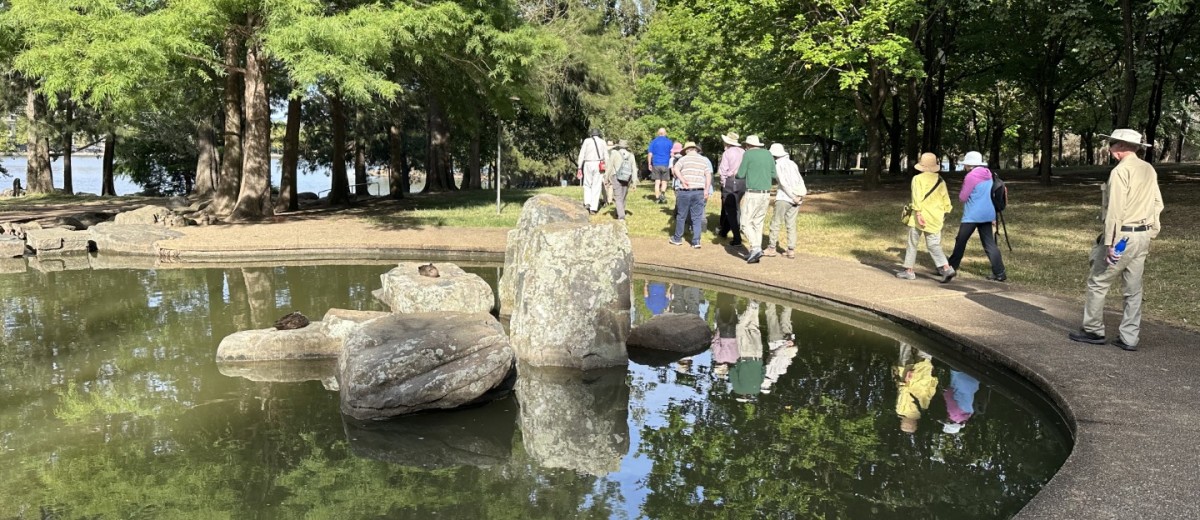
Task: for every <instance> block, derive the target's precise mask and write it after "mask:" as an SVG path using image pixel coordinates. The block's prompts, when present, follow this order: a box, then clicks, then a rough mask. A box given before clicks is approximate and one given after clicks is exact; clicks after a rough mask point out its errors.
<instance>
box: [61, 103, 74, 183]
mask: <svg viewBox="0 0 1200 520" xmlns="http://www.w3.org/2000/svg"><path fill="white" fill-rule="evenodd" d="M63 113H64V115H65V119H66V121H65V123H66V124H65V125H64V128H63V135H62V146H63V151H62V159H63V192H64V193H66V194H67V195H74V194H75V183H74V179H73V178H72V173H73V172H72V171H71V170H72V169H71V152H72V148H74V147H75V120H74V118H75V114H74V107H72V106H71V100H70V99H66V100H64V101H63Z"/></svg>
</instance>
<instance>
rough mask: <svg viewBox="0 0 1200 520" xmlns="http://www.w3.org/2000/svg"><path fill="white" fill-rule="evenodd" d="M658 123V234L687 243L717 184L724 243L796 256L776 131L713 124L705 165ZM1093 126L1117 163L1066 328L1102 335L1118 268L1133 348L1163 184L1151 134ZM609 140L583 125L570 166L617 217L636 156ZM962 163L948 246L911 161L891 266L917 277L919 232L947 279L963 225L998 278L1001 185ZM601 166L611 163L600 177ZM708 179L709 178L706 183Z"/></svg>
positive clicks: (929, 188)
mask: <svg viewBox="0 0 1200 520" xmlns="http://www.w3.org/2000/svg"><path fill="white" fill-rule="evenodd" d="M657 134H658V135H657V136H656V137H655V138H654V139H653V140H652V141H651V142H650V145H649V146H648V147H647V155H646V166H647V169H648V171H649V172H650V178H651V179H653V181H654V200H655V201H656V202H657V203H659V204H665V203H666V191H667V188H668V186H671V185H672V184H673V185H674V188H675V192H676V205H675V230H674V233H672V234H671V236H670V238H669V239H668V242H669V243H670V244H671V245H683V244H684V243H685V242H684V235H685V231H687V227H688V225H689V224H690V228H691V237H690V243H691V246H692V247H693V248H696V249H699V248H700V247H701V246H700V236H701V234H702V232H703V230H704V219H705V205H706V203H707V201H709V200H712V198H714V197H715V196H717V195H716V192H717V191H718V190H719V193H720V195H719V196H720V201H721V215H720V224H719V226H718V230H717V236H718V237H720V238H721V239H727V238H729V236H730V234H732V240H731V241H730V242H729V245H730V246H734V247H744V248H745V260H746V263H750V264H754V263H758V262H759V261H760V260H761V259H762V257H764V256H767V257H773V256H778V255H779V254H780V253H782V254H783V255H784V256H785V257H786V258H795V249H796V217H797V214H798V212H799V207H800V205H801V204H802V203H803V202H804V197H805V196H806V195H807V194H808V190H807V188H806V187H805V185H804V179H803V177H802V176H801V174H800V169H799V167H798V166H797V165H796V163H795V162H793V161H792V160H791V158H790V156H789V154H788V153H787V151H786V149H785V148H784V146H783V145H782V144H781V143H774V144H772V145H771V147H770V148H769V149H767V148H766V147H765V145H764V144H763V142H762V141H761V140H760V138H759V137H758V136H756V135H750V136H747V137H746V139H745V140H740V139H739V136H738V134H736V133H732V132H730V133H728V134H726V135H723V136H721V141H722V143H723V144H724V146H725V150H724V152H723V153H722V154H721V159H720V162H719V163H718V166H717V168H716V171H715V172H714V169H713V166H712V162H711V161H709V160H708V159H707V158H705V157H704V156H703V155H700V151H701V150H700V147H699V146H698V145H697V144H696V143H694V142H686V143H683V144H680V143H678V142H675V141H672V140H671V139H670V138H669V137H667V131H666V129H665V128H659V129H658V132H657ZM1102 137H1104V138H1107V139H1108V143H1109V153H1110V154H1111V155H1112V158H1113V159H1114V160H1115V161H1117V165H1116V167H1115V168H1113V170H1112V172H1111V173H1110V175H1109V180H1108V182H1107V183H1106V184H1105V187H1104V196H1103V202H1102V219H1103V221H1104V232H1103V233H1101V235H1100V236H1098V237H1097V238H1096V242H1095V245H1094V247H1093V249H1092V254H1091V271H1090V274H1089V277H1088V281H1087V297H1086V303H1085V306H1084V313H1083V325H1082V327H1081V328H1080V330H1079V331H1078V332H1071V333H1070V334H1069V335H1068V336H1069V338H1070V339H1071V340H1073V341H1078V342H1084V343H1092V344H1100V345H1103V344H1106V343H1107V341H1106V338H1105V336H1104V323H1103V313H1104V300H1105V296H1106V295H1107V293H1108V289H1109V288H1110V287H1111V286H1112V284H1113V282H1114V281H1116V279H1117V278H1118V277H1121V278H1122V281H1123V284H1124V292H1125V299H1124V310H1123V316H1122V320H1121V326H1120V329H1119V330H1120V337H1119V338H1118V339H1116V340H1114V341H1113V345H1115V346H1117V347H1119V348H1121V349H1124V350H1127V351H1133V350H1137V348H1138V340H1139V333H1140V324H1141V302H1142V272H1143V268H1144V265H1145V262H1146V257H1147V256H1148V255H1149V251H1150V240H1151V239H1153V238H1154V237H1156V236H1158V233H1159V231H1160V230H1161V225H1160V223H1159V214H1160V213H1161V212H1162V210H1163V202H1162V194H1161V192H1160V190H1159V187H1158V177H1157V173H1156V172H1155V170H1154V167H1153V166H1151V165H1150V164H1149V163H1147V162H1146V161H1144V160H1142V159H1141V158H1140V157H1138V152H1139V151H1140V150H1143V149H1145V148H1148V147H1150V146H1151V145H1149V144H1146V143H1144V142H1142V136H1141V134H1140V133H1138V132H1136V131H1134V130H1130V129H1118V130H1115V131H1113V134H1112V135H1111V136H1109V135H1102ZM613 149H614V150H613V151H614V152H615V153H614V154H610V153H609V146H608V143H606V142H605V141H604V140H603V139H602V138H600V132H598V131H595V130H593V131H592V132H591V137H589V138H588V139H585V140H584V141H583V144H582V146H581V147H580V150H579V155H578V159H577V166H578V170H577V175H578V177H579V178H580V179H581V181H582V183H583V187H584V204H585V205H586V206H587V208H588V210H589V211H590V212H591V213H593V214H594V213H595V212H596V211H598V210H599V199H600V192H601V187H602V185H604V184H605V182H607V183H608V185H609V186H612V192H611V194H610V195H609V197H608V199H609V200H610V201H612V202H614V203H615V204H616V206H617V218H618V219H621V220H624V218H625V197H626V195H627V193H628V190H630V189H634V188H635V187H636V184H637V172H636V170H637V168H636V167H635V162H634V161H635V160H634V158H633V154H632V153H631V152H629V150H628V145H627V143H626V142H625V141H624V140H622V141H620V142H619V143H618V144H617V145H616V146H615V147H613ZM605 161H607V163H608V164H607V165H606V164H605ZM962 165H963V166H965V167H967V168H969V169H970V170H969V171H968V172H967V174H966V176H965V178H964V179H963V184H962V188H961V189H960V190H959V194H958V199H959V201H960V202H962V203H964V208H963V216H962V219H960V224H959V229H958V234H957V236H956V237H955V241H954V248H953V250H952V253H951V254H950V257H949V258H947V257H946V254H945V252H944V251H943V249H942V243H941V237H942V227H943V225H944V222H945V217H946V215H947V214H948V213H950V211H951V209H952V208H953V205H952V204H951V200H950V192H949V188H948V187H947V185H946V181H945V179H944V178H943V177H942V176H941V175H940V173H939V172H940V171H941V161H940V159H939V158H938V157H937V156H936V155H935V154H932V153H924V154H922V155H921V157H920V160H919V161H918V162H917V164H916V165H915V166H914V168H915V169H916V170H917V171H918V172H919V173H918V174H917V175H915V176H913V178H912V181H911V184H910V195H911V197H910V199H911V200H910V202H909V203H908V204H907V205H906V206H905V208H904V212H903V214H902V217H901V220H902V221H903V223H904V224H905V225H906V226H908V228H909V230H908V240H907V247H906V248H905V253H904V262H903V269H902V270H900V271H899V272H897V273H896V277H897V278H900V279H903V280H914V279H916V273H915V272H914V271H913V267H914V265H915V264H916V259H917V251H918V249H919V247H920V244H921V242H924V243H925V248H926V250H927V252H928V253H929V255H930V256H931V257H932V259H933V262H934V265H935V266H936V267H937V269H938V274H939V275H940V281H941V282H942V283H948V282H950V281H951V280H952V279H953V278H954V277H955V276H956V275H957V274H958V268H959V265H960V263H961V262H962V259H963V255H964V254H965V252H966V246H967V243H968V242H969V241H970V239H971V236H972V235H975V234H978V235H979V239H980V242H981V243H982V245H983V249H984V252H985V253H986V254H987V257H988V261H989V262H990V263H991V271H992V273H991V275H989V276H988V277H987V279H988V280H992V281H996V282H1004V281H1007V280H1008V273H1007V272H1006V270H1005V267H1004V261H1003V258H1002V255H1001V252H1000V247H999V246H998V244H997V243H996V237H997V233H996V227H995V226H996V222H997V219H998V217H1000V214H999V212H998V210H1003V209H1004V205H1006V204H1007V188H1006V187H1004V184H1003V181H1001V180H1000V179H999V178H998V177H997V176H996V175H995V174H994V173H993V172H992V171H991V170H989V169H988V167H987V163H986V161H984V160H983V156H982V155H981V154H980V153H979V152H975V151H972V152H968V153H967V154H966V156H965V157H964V159H963V161H962ZM605 172H608V175H609V177H608V178H607V181H606V178H605ZM714 173H715V179H714ZM714 180H715V181H716V183H717V184H718V185H717V186H714V185H713V183H714ZM776 183H777V184H778V190H777V191H776V194H775V205H774V208H775V209H774V216H773V219H772V221H771V225H770V230H769V232H768V235H767V244H766V247H765V248H764V247H763V244H762V236H763V234H762V232H763V227H764V225H765V222H766V218H767V212H768V207H769V206H770V205H771V204H770V200H771V188H772V185H773V184H776ZM784 229H786V230H787V247H786V249H784V248H781V247H780V246H782V244H783V242H782V237H781V236H780V235H781V233H782V231H783V230H784ZM744 240H745V241H744ZM747 242H748V243H747Z"/></svg>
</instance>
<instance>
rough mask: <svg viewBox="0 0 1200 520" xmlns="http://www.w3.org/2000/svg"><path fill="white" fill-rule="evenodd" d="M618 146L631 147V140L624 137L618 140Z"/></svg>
mask: <svg viewBox="0 0 1200 520" xmlns="http://www.w3.org/2000/svg"><path fill="white" fill-rule="evenodd" d="M617 148H629V141H626V140H624V139H621V140H620V141H617Z"/></svg>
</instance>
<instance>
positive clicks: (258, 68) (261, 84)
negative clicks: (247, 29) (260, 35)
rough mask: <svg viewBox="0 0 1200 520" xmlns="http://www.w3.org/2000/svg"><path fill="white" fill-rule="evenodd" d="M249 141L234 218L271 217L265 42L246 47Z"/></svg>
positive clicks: (246, 103) (247, 133)
mask: <svg viewBox="0 0 1200 520" xmlns="http://www.w3.org/2000/svg"><path fill="white" fill-rule="evenodd" d="M245 83H246V93H245V111H246V112H245V113H246V140H245V143H244V144H243V146H244V147H245V150H244V152H243V158H242V188H241V190H240V191H239V192H238V198H237V206H235V207H234V208H233V215H232V219H233V220H249V219H258V218H262V217H269V216H271V215H272V214H273V211H272V209H273V208H272V207H271V100H270V96H269V95H268V93H267V62H266V59H265V58H264V57H263V55H262V42H260V41H253V42H252V43H250V44H249V45H247V46H246V78H245Z"/></svg>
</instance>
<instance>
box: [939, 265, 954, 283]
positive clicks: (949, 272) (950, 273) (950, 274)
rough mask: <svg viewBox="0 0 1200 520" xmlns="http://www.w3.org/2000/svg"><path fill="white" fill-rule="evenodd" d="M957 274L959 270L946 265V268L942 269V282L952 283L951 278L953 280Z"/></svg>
mask: <svg viewBox="0 0 1200 520" xmlns="http://www.w3.org/2000/svg"><path fill="white" fill-rule="evenodd" d="M957 274H958V271H955V270H954V268H953V267H950V266H946V270H945V271H942V283H950V280H953V279H954V276H955V275H957Z"/></svg>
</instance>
